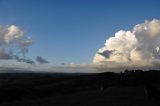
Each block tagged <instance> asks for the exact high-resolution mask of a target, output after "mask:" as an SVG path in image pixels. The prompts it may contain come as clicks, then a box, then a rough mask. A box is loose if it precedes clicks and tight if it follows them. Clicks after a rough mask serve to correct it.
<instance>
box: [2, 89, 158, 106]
mask: <svg viewBox="0 0 160 106" xmlns="http://www.w3.org/2000/svg"><path fill="white" fill-rule="evenodd" d="M64 89H65V88H64ZM0 106H160V102H157V101H148V100H147V98H146V96H145V94H144V91H143V87H119V88H115V87H113V88H107V89H105V90H103V91H100V90H94V91H84V92H79V93H74V94H66V95H63V96H52V97H48V98H41V99H36V100H23V101H14V102H10V103H2V104H0Z"/></svg>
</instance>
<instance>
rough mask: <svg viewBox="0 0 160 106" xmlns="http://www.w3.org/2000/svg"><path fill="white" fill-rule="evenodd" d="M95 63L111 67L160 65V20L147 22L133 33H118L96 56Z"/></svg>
mask: <svg viewBox="0 0 160 106" xmlns="http://www.w3.org/2000/svg"><path fill="white" fill-rule="evenodd" d="M93 63H94V64H105V65H106V66H107V64H108V66H109V65H110V66H111V67H123V66H128V67H134V66H139V67H145V66H155V65H157V64H160V20H158V19H153V20H151V21H145V22H144V23H142V24H138V25H135V26H134V28H133V30H132V31H124V30H120V31H118V32H116V33H115V35H114V36H113V37H110V38H109V39H107V40H106V43H105V45H104V47H102V48H100V49H99V51H98V52H97V53H96V54H95V57H94V59H93Z"/></svg>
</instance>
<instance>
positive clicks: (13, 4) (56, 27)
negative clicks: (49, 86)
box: [0, 0, 160, 64]
mask: <svg viewBox="0 0 160 106" xmlns="http://www.w3.org/2000/svg"><path fill="white" fill-rule="evenodd" d="M159 5H160V1H159V0H0V25H3V26H7V25H8V26H9V25H16V26H19V27H20V28H21V29H23V30H24V32H25V35H26V36H30V37H32V39H33V45H31V46H30V48H29V53H28V54H27V56H28V57H29V58H35V57H36V56H43V57H44V58H45V59H47V60H48V61H50V62H52V63H54V64H61V63H67V64H69V63H76V64H83V63H86V64H89V63H92V60H93V58H94V56H95V54H96V53H97V51H98V50H99V49H100V48H101V47H103V45H104V43H105V41H106V39H108V38H109V37H111V36H113V35H114V34H115V32H117V31H119V30H122V29H123V30H131V29H132V28H133V27H134V26H135V25H136V24H139V23H143V22H144V21H145V20H152V19H160V11H159V10H160V6H159Z"/></svg>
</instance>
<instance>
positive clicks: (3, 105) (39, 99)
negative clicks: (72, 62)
mask: <svg viewBox="0 0 160 106" xmlns="http://www.w3.org/2000/svg"><path fill="white" fill-rule="evenodd" d="M146 83H150V84H152V85H153V86H154V87H156V88H157V89H160V71H155V70H150V71H146V72H143V71H141V70H136V71H127V70H126V71H125V72H124V73H118V74H117V73H112V72H106V73H100V74H61V73H57V74H53V73H52V74H51V73H49V74H47V73H39V74H38V73H26V74H25V73H3V74H2V73H1V74H0V106H98V105H99V106H160V101H159V100H158V99H150V100H149V99H148V98H147V95H146V94H145V92H144V85H145V84H146Z"/></svg>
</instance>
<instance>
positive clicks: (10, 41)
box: [0, 25, 33, 59]
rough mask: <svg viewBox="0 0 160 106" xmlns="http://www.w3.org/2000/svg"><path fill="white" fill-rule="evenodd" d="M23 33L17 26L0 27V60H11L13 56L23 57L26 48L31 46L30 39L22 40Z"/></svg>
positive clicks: (26, 50)
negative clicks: (20, 55) (19, 54)
mask: <svg viewBox="0 0 160 106" xmlns="http://www.w3.org/2000/svg"><path fill="white" fill-rule="evenodd" d="M24 35H25V33H24V31H23V30H21V29H20V28H19V27H18V26H15V25H10V26H1V25H0V59H11V57H13V55H17V54H18V53H21V54H22V55H23V56H25V53H27V52H28V46H30V45H31V44H32V42H33V41H32V39H31V38H28V39H27V40H26V39H25V38H24Z"/></svg>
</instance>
